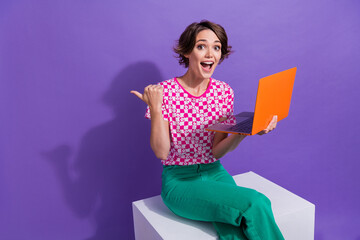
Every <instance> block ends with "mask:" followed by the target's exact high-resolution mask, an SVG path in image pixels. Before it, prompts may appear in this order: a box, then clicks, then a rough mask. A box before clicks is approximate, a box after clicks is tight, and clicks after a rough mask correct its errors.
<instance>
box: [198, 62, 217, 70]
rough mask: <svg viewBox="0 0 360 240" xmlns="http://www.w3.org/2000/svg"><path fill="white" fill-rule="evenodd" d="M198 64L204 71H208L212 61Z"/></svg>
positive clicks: (212, 63)
mask: <svg viewBox="0 0 360 240" xmlns="http://www.w3.org/2000/svg"><path fill="white" fill-rule="evenodd" d="M200 64H201V66H202V68H203V69H204V70H205V71H207V72H210V71H211V69H212V66H213V65H214V62H201V63H200Z"/></svg>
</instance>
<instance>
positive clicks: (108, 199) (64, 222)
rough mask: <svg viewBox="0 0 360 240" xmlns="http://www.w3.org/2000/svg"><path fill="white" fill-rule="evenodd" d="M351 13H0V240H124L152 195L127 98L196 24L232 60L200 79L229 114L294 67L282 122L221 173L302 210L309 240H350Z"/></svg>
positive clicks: (152, 180) (166, 68)
mask: <svg viewBox="0 0 360 240" xmlns="http://www.w3.org/2000/svg"><path fill="white" fill-rule="evenodd" d="M359 13H360V3H359V2H358V1H355V0H352V1H351V0H348V1H338V0H337V1H335V0H330V1H329V0H326V1H325V0H320V1H311V0H306V1H286V0H276V1H237V0H232V1H193V0H183V1H176V2H173V1H165V0H163V1H160V0H158V1H155V0H154V1H95V0H90V1H80V0H76V1H64V0H61V1H60V0H53V1H45V0H43V1H40V0H32V1H30V0H18V1H6V0H5V1H1V3H0V160H1V161H0V239H4V240H22V239H37V240H39V239H52V240H56V239H59V240H60V239H61V240H63V239H67V240H71V239H74V240H75V239H76V240H77V239H132V238H133V225H132V212H131V202H132V201H134V200H139V199H142V198H146V197H150V196H153V195H157V194H159V193H160V186H161V182H160V175H161V164H160V161H159V160H157V159H156V158H155V156H154V154H153V153H152V151H151V149H150V146H149V133H150V121H148V120H146V119H145V118H144V117H143V116H144V112H145V104H143V103H142V102H141V101H140V100H138V99H137V98H136V97H135V96H133V95H131V94H130V93H129V91H130V90H132V89H136V90H140V91H141V90H142V89H143V88H144V87H145V86H146V85H148V84H150V83H156V82H159V81H162V80H165V79H169V78H172V77H174V76H178V75H181V74H183V73H184V71H185V69H184V68H183V67H180V66H179V65H178V64H177V60H176V59H175V58H174V57H173V56H174V53H173V52H172V47H173V45H174V43H175V40H176V39H177V38H178V37H179V36H180V34H181V32H182V31H183V30H184V29H185V27H186V26H187V25H188V24H190V23H192V22H194V21H200V20H202V19H209V20H212V21H214V22H217V23H220V24H221V25H223V26H224V27H225V29H226V30H227V33H228V36H229V40H230V45H232V46H233V49H234V50H235V52H234V53H233V55H231V56H230V57H229V59H227V60H225V61H224V62H223V63H222V64H221V65H220V66H219V67H218V68H217V69H216V72H215V74H214V77H215V78H217V79H219V80H223V81H225V82H227V83H229V84H230V85H231V86H232V87H233V89H234V91H235V94H236V95H235V96H236V106H235V110H236V111H252V110H253V108H254V103H255V97H256V89H257V84H258V79H259V78H261V77H264V76H266V75H269V74H273V73H276V72H279V71H282V70H284V69H287V68H291V67H294V66H296V67H298V72H297V76H296V80H295V86H294V92H293V98H292V104H291V109H290V114H289V117H288V118H287V119H286V120H284V121H282V122H280V123H279V124H278V127H277V129H276V131H274V132H272V133H271V134H268V135H265V136H253V137H249V138H247V139H246V140H245V141H244V142H243V143H241V144H240V146H239V147H238V149H236V150H235V151H234V152H232V153H230V154H228V155H227V156H226V157H224V159H223V160H222V162H223V164H224V166H225V167H226V168H227V169H228V171H229V172H230V173H231V174H238V173H242V172H246V171H250V170H251V171H254V172H256V173H258V174H260V175H262V176H264V177H266V178H268V179H269V180H271V181H274V182H276V183H277V184H279V185H281V186H283V187H285V188H287V189H288V190H290V191H292V192H294V193H295V194H297V195H299V196H301V197H303V198H305V199H307V200H309V201H310V202H312V203H314V204H315V205H316V230H315V232H316V233H315V236H316V239H317V240H332V239H334V240H338V239H341V240H342V239H345V240H359V239H360V230H359V226H360V220H359V217H360V214H359V213H360V207H359V204H358V202H359V197H360V193H359V189H360V188H359V181H360V174H358V171H359V167H360V165H359V145H360V140H359V132H360V127H359V122H360V117H359V110H358V109H359V102H360V97H359V94H358V93H357V91H359V87H360V84H359V75H360V67H359V62H360V47H359V46H360V45H359V42H360V14H359Z"/></svg>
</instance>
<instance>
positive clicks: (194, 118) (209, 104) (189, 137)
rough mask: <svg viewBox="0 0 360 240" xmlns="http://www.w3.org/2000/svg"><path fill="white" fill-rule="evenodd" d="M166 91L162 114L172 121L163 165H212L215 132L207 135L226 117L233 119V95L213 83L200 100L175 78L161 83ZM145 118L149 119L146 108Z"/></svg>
mask: <svg viewBox="0 0 360 240" xmlns="http://www.w3.org/2000/svg"><path fill="white" fill-rule="evenodd" d="M159 84H160V85H162V86H163V87H164V100H163V105H162V114H163V117H164V120H166V121H169V126H170V138H171V144H170V145H171V146H170V152H169V155H168V157H167V159H166V160H162V164H163V165H192V164H200V163H212V162H215V161H216V160H217V159H216V158H215V157H214V155H213V154H212V145H213V140H214V135H215V133H214V132H209V131H206V130H205V128H207V127H208V126H210V125H213V124H215V123H217V122H218V120H219V118H221V117H226V118H228V119H229V120H227V121H225V122H224V123H231V122H232V121H233V118H231V116H232V115H233V104H234V92H233V90H232V89H231V87H230V86H229V85H228V84H226V83H224V82H221V81H218V80H215V79H211V78H210V82H209V85H208V88H207V90H206V91H205V92H204V93H203V94H202V95H201V96H199V97H196V96H193V95H191V94H190V93H188V92H187V91H186V90H185V89H184V88H183V87H182V86H181V85H180V83H179V82H178V81H177V79H176V78H173V79H170V80H167V81H163V82H161V83H159ZM145 117H146V118H148V119H150V118H151V116H150V110H149V107H148V108H147V111H146V114H145Z"/></svg>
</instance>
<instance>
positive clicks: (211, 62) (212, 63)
mask: <svg viewBox="0 0 360 240" xmlns="http://www.w3.org/2000/svg"><path fill="white" fill-rule="evenodd" d="M203 63H205V64H213V63H214V62H203Z"/></svg>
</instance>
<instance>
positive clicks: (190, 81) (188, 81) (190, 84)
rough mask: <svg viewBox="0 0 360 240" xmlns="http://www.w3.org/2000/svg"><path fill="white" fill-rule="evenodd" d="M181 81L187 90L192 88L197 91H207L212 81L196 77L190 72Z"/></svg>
mask: <svg viewBox="0 0 360 240" xmlns="http://www.w3.org/2000/svg"><path fill="white" fill-rule="evenodd" d="M180 80H181V82H182V83H183V84H184V85H185V86H186V87H187V88H191V89H193V90H195V91H201V90H204V89H205V90H206V89H207V86H208V84H209V81H210V79H209V78H199V77H196V75H195V74H193V73H192V72H191V71H189V70H188V71H187V72H186V73H185V74H184V75H183V76H181V77H180Z"/></svg>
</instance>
